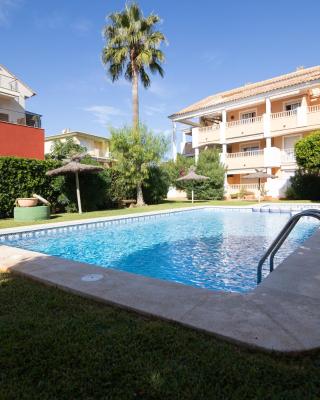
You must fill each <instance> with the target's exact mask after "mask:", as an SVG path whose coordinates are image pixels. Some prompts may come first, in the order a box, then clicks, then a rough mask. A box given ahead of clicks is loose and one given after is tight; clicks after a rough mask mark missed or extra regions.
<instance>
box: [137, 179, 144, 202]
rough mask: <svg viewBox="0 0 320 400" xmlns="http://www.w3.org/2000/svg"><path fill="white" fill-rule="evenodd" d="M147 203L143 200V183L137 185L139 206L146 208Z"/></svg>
mask: <svg viewBox="0 0 320 400" xmlns="http://www.w3.org/2000/svg"><path fill="white" fill-rule="evenodd" d="M145 204H146V203H145V202H144V199H143V193H142V185H141V183H138V184H137V206H138V207H141V206H144V205H145Z"/></svg>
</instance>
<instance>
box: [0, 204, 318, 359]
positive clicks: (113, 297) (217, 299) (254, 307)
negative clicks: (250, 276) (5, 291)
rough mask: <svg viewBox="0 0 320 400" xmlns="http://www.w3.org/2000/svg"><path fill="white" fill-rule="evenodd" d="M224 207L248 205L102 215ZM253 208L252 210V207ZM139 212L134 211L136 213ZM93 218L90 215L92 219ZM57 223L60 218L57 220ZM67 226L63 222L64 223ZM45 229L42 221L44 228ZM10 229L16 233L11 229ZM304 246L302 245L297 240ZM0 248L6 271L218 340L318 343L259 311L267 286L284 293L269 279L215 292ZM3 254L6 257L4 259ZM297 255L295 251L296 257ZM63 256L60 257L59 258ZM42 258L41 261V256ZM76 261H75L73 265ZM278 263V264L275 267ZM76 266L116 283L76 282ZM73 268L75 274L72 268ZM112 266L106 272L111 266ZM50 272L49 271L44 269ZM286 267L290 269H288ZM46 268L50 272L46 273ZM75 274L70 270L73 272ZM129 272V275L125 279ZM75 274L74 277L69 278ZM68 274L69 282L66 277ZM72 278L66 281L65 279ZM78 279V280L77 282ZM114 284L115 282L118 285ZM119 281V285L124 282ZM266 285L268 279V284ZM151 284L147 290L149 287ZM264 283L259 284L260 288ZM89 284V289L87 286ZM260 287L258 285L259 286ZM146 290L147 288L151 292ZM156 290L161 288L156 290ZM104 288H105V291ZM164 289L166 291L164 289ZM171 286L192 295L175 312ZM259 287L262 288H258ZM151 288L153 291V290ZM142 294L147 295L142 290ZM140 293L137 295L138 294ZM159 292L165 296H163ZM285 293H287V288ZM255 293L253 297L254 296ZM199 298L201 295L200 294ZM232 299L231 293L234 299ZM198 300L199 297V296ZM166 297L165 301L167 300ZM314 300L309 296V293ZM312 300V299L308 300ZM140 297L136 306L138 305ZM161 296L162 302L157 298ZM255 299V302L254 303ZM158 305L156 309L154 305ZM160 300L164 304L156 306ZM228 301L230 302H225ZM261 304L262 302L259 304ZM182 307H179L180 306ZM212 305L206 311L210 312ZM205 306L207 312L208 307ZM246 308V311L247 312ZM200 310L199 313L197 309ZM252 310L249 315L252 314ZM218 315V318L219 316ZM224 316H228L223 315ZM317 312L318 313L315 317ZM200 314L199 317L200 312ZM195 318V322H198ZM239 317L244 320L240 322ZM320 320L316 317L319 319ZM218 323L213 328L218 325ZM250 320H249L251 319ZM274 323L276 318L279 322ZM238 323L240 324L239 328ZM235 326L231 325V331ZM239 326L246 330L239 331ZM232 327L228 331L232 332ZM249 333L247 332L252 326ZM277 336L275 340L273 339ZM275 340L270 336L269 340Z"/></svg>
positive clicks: (256, 344)
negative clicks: (240, 291) (238, 289)
mask: <svg viewBox="0 0 320 400" xmlns="http://www.w3.org/2000/svg"><path fill="white" fill-rule="evenodd" d="M217 207H218V208H226V207H227V208H228V209H230V208H231V209H244V207H247V208H249V209H252V206H241V207H234V206H195V207H186V208H179V209H168V210H160V211H156V212H145V213H135V214H130V215H121V216H112V217H105V218H104V220H107V221H108V220H110V219H119V218H120V219H123V218H134V217H139V216H141V215H142V216H145V215H151V214H152V215H154V214H167V213H169V211H171V212H180V211H187V210H189V211H191V210H195V209H203V208H217ZM252 211H253V210H252ZM137 214H138V215H137ZM92 220H94V221H92ZM100 221H101V219H100V218H98V221H97V219H96V218H95V219H91V221H90V222H91V223H94V222H100ZM74 222H75V221H70V222H69V223H68V225H67V226H69V225H74ZM87 223H89V221H88V220H78V224H87ZM59 224H60V225H59V226H61V224H64V223H59ZM46 225H47V226H48V227H49V228H53V229H54V227H53V226H52V225H53V224H51V223H50V224H46ZM63 226H66V225H63ZM19 228H20V231H21V230H22V231H23V232H25V231H26V229H25V228H26V227H25V226H24V227H19ZM32 228H35V229H32V230H39V225H34V226H32ZM43 229H47V227H45V228H43ZM11 233H16V232H11ZM2 234H3V232H1V231H0V235H2ZM315 235H318V236H319V238H320V232H319V231H317V232H316V233H315V234H314V235H313V236H312V237H311V238H309V239H307V241H306V242H305V243H308V242H309V241H311V239H312V238H314V236H315ZM305 243H304V245H305ZM302 247H304V246H302ZM302 247H301V246H299V248H298V249H297V250H296V251H295V252H293V253H292V254H291V255H290V256H289V257H288V258H287V259H285V260H284V262H283V263H282V264H281V265H280V266H279V267H278V268H280V270H281V268H283V265H288V262H289V263H290V262H292V260H294V258H295V257H297V253H299V251H301V248H302ZM0 248H2V249H5V253H7V254H6V257H5V258H3V257H2V258H0V262H1V261H2V263H3V264H6V265H4V268H5V269H7V270H8V271H11V272H13V273H16V274H20V275H23V276H26V277H28V278H31V279H34V280H37V281H40V282H42V283H45V284H47V285H52V286H55V287H59V288H60V289H63V290H65V291H68V292H72V293H74V294H77V295H81V296H85V297H89V298H92V299H94V300H97V301H102V302H104V303H107V304H110V305H115V306H118V307H121V308H125V309H129V310H132V311H135V312H138V313H142V314H146V315H149V316H153V317H157V318H161V319H164V320H168V321H171V322H177V323H180V324H182V325H184V326H187V327H190V328H193V329H197V330H200V331H204V332H207V333H210V334H213V335H215V336H217V337H219V338H222V339H223V340H226V341H231V342H233V343H236V344H240V345H244V346H248V347H252V348H258V349H260V350H264V351H277V352H284V353H299V352H305V351H310V350H314V349H316V348H319V347H320V339H319V340H316V341H314V342H312V343H311V344H310V345H305V344H304V343H303V341H300V340H299V338H297V337H296V336H297V334H296V332H288V331H287V330H286V329H283V328H282V327H281V326H280V328H279V326H276V325H275V324H274V318H273V317H272V316H271V317H270V315H267V314H266V313H265V312H264V311H262V309H263V307H262V306H261V301H262V299H263V297H265V296H266V291H267V292H270V291H271V293H272V296H273V297H275V296H277V295H278V296H280V298H281V296H283V293H278V294H277V291H279V289H278V288H275V289H274V288H273V287H272V285H271V287H267V288H265V286H266V285H264V282H266V281H267V280H268V278H266V280H264V281H263V283H262V284H261V285H260V286H258V287H257V288H255V289H254V290H253V291H252V292H249V293H247V294H238V293H237V294H235V293H228V292H218V291H212V290H208V289H202V288H193V287H191V286H187V285H183V284H179V283H174V282H168V281H163V280H159V279H156V278H148V277H145V276H140V275H136V274H130V273H127V272H123V271H116V270H108V271H106V269H105V268H102V267H99V266H93V265H91V264H86V263H80V262H75V261H70V260H64V259H59V258H58V257H54V256H50V255H45V254H42V253H37V252H33V251H29V250H23V249H20V248H16V247H12V246H7V245H0ZM17 253H20V255H22V258H23V257H26V259H23V260H22V261H21V259H20V261H19V260H18V259H17V258H16V256H17ZM39 257H40V258H44V260H41V262H40V263H39V261H37V260H36V259H37V258H39ZM5 259H6V260H5ZM298 259H299V257H298ZM61 260H62V262H61ZM43 261H44V262H43ZM48 263H49V270H50V271H48V269H47V268H48ZM75 265H77V266H78V267H80V268H78V271H76V270H77V268H76V269H75V268H74V267H75ZM278 268H277V269H278ZM80 270H81V274H82V275H83V274H84V273H85V274H90V273H91V274H92V273H93V270H95V271H98V272H99V273H101V274H102V275H104V276H108V279H109V278H110V279H111V281H114V282H117V284H116V286H115V287H114V288H113V289H112V288H111V289H110V288H108V290H107V289H106V288H104V289H105V290H102V291H101V288H100V289H99V290H100V291H99V290H98V292H95V290H96V289H97V286H98V287H99V284H98V285H96V286H95V285H92V284H91V286H90V284H89V285H87V286H86V284H83V283H81V285H78V287H77V284H76V285H75V283H77V282H78V281H79V275H77V274H79V273H80ZM75 271H76V274H74V272H75ZM110 271H111V272H110ZM49 272H50V273H49ZM289 272H290V271H289ZM46 273H47V274H48V273H49V275H46ZM276 273H277V270H275V271H274V272H273V274H276ZM61 274H62V276H63V274H65V277H66V279H63V280H62V281H61ZM73 275H75V276H73ZM128 277H129V279H128ZM74 279H76V282H75V281H74ZM126 279H127V280H129V281H130V284H131V285H130V284H129V285H128V284H127V285H125V282H121V281H125V280H126ZM68 280H69V282H68ZM70 280H71V281H70ZM78 283H79V282H78ZM117 285H118V286H117ZM123 285H124V286H123ZM122 286H123V289H127V290H129V292H130V290H131V292H132V296H133V300H134V301H133V303H132V304H129V303H128V299H127V291H126V292H125V293H124V294H123V295H121V293H118V289H119V287H122ZM269 286H270V285H269ZM150 288H151V289H152V290H151V289H150ZM261 288H263V290H261ZM91 289H93V292H91V291H90V290H91ZM146 289H148V290H149V292H148V291H147V293H145V290H146ZM258 289H259V290H258ZM150 290H151V292H150ZM158 291H160V292H159V293H158ZM106 292H107V293H106ZM163 292H164V293H165V292H167V294H164V293H163ZM174 292H179V293H183V295H181V296H182V298H180V300H179V301H180V302H181V299H184V304H181V306H182V308H183V307H184V306H185V304H186V302H187V303H188V301H189V302H190V301H191V300H190V299H191V298H193V296H194V297H195V299H194V300H193V303H192V307H190V308H188V309H187V310H185V308H184V309H183V310H184V312H182V313H181V310H180V311H179V312H178V311H177V308H178V309H179V307H177V304H179V303H176V302H175V301H174V299H175V293H174ZM260 292H261V293H260ZM154 293H158V294H157V295H155V294H154ZM145 295H146V296H145ZM139 296H140V297H141V298H140V297H139ZM154 296H156V298H157V296H159V298H158V301H159V304H154V301H155V300H154ZM163 296H164V297H163ZM288 296H289V297H290V293H289V294H288ZM257 297H258V298H257ZM306 297H308V296H304V299H303V301H306V303H308V298H306ZM199 299H200V300H199ZM234 299H236V300H235V301H234ZM198 300H199V301H198ZM168 301H169V302H168ZM312 301H313V302H314V299H312ZM312 301H311V303H312ZM139 302H140V306H139ZM148 302H151V303H152V305H153V307H154V308H153V309H152V308H151V309H150V307H148V305H147V304H146V303H148ZM161 302H162V303H161ZM221 302H224V303H225V302H227V303H228V304H229V303H230V304H229V306H228V307H227V308H225V306H224V305H223V304H222V303H221ZM255 302H256V304H255ZM170 304H171V305H172V307H173V306H174V307H173V308H175V310H176V312H178V314H177V315H173V314H172V313H170V310H168V308H170V307H169V306H170ZM208 304H210V307H209V310H208ZM319 305H320V299H319ZM158 306H159V307H160V309H158V308H157V307H158ZM161 306H162V308H163V310H161ZM230 306H231V308H230ZM261 307H262V308H261ZM180 308H181V307H180ZM239 308H240V309H241V310H242V311H241V312H243V313H244V315H246V318H248V317H249V318H253V317H254V319H255V321H256V323H258V324H259V323H260V324H262V326H263V327H264V331H265V332H263V330H262V331H261V330H259V329H260V328H261V326H259V325H258V326H251V328H252V329H253V331H255V329H257V328H258V331H259V332H260V333H259V335H261V336H260V337H259V336H254V335H253V336H252V335H251V337H250V334H249V336H248V332H246V330H247V328H248V326H250V324H249V325H247V323H246V322H247V321H246V318H242V319H241V318H240V319H239V316H240V317H241V313H240V314H239V313H236V314H235V315H232V318H231V320H230V318H229V317H230V313H232V312H233V311H234V310H238V311H239ZM198 309H199V311H201V310H202V313H203V314H204V315H207V317H208V318H209V319H210V318H211V317H212V315H210V314H212V313H216V314H217V318H218V320H219V321H211V324H212V323H213V325H211V326H207V325H206V321H203V320H201V321H200V322H199V318H200V317H201V316H199V315H195V314H194V313H195V312H196V310H198ZM209 311H211V313H210V312H209ZM208 312H209V313H208ZM248 312H249V314H248ZM200 314H201V313H200ZM259 314H260V316H262V315H263V318H264V319H263V318H262V319H263V320H262V321H261V318H259ZM221 315H224V316H225V318H226V320H228V323H227V321H222V320H221ZM252 316H253V317H252ZM219 318H220V319H219ZM228 318H229V319H228ZM318 318H319V317H318ZM200 319H201V318H200ZM197 320H198V323H197ZM223 322H225V324H226V325H227V326H228V327H229V328H228V329H229V330H230V332H226V330H225V327H224V326H223V325H224V324H223ZM243 323H245V325H244V326H243ZM319 323H320V321H319ZM217 324H218V328H217ZM237 324H238V325H239V326H242V328H241V329H242V330H240V331H237V329H238V325H237ZM251 325H252V324H251ZM278 325H279V324H278ZM275 328H277V329H276V331H277V335H278V338H277V337H275V336H273V337H271V338H270V337H269V338H267V337H264V335H265V333H266V332H267V331H268V332H269V333H270V334H272V332H273V331H274V330H275ZM239 329H240V328H239ZM233 330H235V331H233ZM243 331H245V332H246V333H245V334H243ZM231 332H233V333H231ZM251 333H252V332H251ZM279 340H280V342H278V341H279ZM274 341H275V342H274ZM286 341H287V342H289V345H287V346H286V345H285V343H286Z"/></svg>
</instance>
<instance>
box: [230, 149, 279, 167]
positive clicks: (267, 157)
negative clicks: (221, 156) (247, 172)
mask: <svg viewBox="0 0 320 400" xmlns="http://www.w3.org/2000/svg"><path fill="white" fill-rule="evenodd" d="M224 163H225V165H226V167H227V169H228V170H229V171H236V170H241V169H255V168H270V167H280V165H281V151H280V149H279V148H277V147H268V148H265V149H263V150H254V151H243V152H239V153H227V154H226V157H225V161H224Z"/></svg>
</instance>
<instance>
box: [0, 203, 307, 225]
mask: <svg viewBox="0 0 320 400" xmlns="http://www.w3.org/2000/svg"><path fill="white" fill-rule="evenodd" d="M299 202H300V203H301V202H308V201H290V203H299ZM256 203H257V202H256V201H240V200H232V201H222V200H217V201H195V203H194V205H218V206H223V205H229V206H230V205H231V206H245V205H250V204H256ZM192 205H193V204H192V203H191V201H164V202H163V203H161V204H157V205H153V206H145V207H137V208H125V209H117V210H104V211H92V212H86V213H83V214H81V215H79V214H70V213H65V214H55V215H53V216H52V218H51V219H50V220H46V221H39V222H16V221H14V220H13V219H0V229H2V228H14V227H17V226H25V225H36V224H40V223H50V222H63V221H75V220H79V219H87V218H98V217H111V216H115V215H125V214H134V213H138V212H148V211H149V212H151V211H158V210H166V209H169V208H179V207H191V206H192Z"/></svg>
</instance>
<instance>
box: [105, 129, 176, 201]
mask: <svg viewBox="0 0 320 400" xmlns="http://www.w3.org/2000/svg"><path fill="white" fill-rule="evenodd" d="M111 148H112V152H113V154H114V156H115V158H116V160H117V162H116V163H115V167H114V168H115V169H116V170H117V171H119V173H120V174H122V175H123V177H124V179H125V180H126V182H127V185H128V186H129V187H132V188H135V189H136V190H137V205H138V206H142V205H144V199H143V193H142V185H143V184H145V185H147V184H148V183H147V180H148V178H149V174H150V167H151V166H156V165H158V164H159V162H160V160H161V158H162V157H163V156H164V155H165V153H166V151H167V149H168V141H167V139H166V138H165V136H164V135H154V134H153V133H152V132H151V131H149V130H148V129H147V128H146V127H145V126H143V125H142V126H140V128H139V130H136V129H134V128H129V127H124V128H122V129H113V130H112V131H111Z"/></svg>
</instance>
